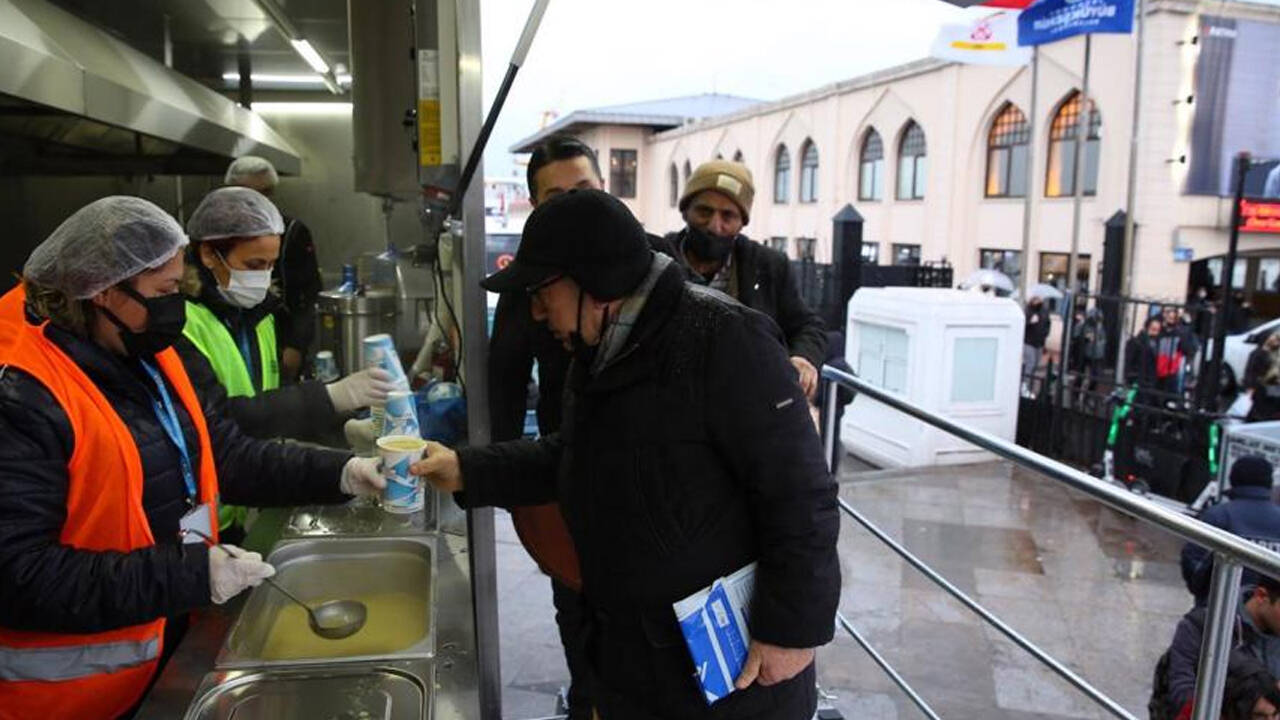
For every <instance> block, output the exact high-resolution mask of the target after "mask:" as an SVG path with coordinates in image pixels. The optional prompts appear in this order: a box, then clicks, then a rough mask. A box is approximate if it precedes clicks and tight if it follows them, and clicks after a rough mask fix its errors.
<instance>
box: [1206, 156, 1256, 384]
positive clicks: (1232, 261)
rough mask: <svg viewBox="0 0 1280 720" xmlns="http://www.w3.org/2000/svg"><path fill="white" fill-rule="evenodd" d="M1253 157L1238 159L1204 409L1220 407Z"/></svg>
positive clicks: (1237, 157) (1240, 157) (1238, 157)
mask: <svg viewBox="0 0 1280 720" xmlns="http://www.w3.org/2000/svg"><path fill="white" fill-rule="evenodd" d="M1250 165H1251V163H1250V156H1249V153H1247V152H1242V153H1240V154H1239V155H1237V156H1236V193H1235V201H1234V203H1233V205H1232V207H1231V236H1230V241H1229V243H1228V244H1227V261H1226V262H1225V263H1223V265H1222V302H1221V304H1220V305H1219V306H1218V307H1219V308H1220V311H1219V312H1218V317H1217V322H1215V323H1214V324H1213V359H1212V360H1211V361H1210V362H1209V377H1207V378H1205V379H1204V380H1205V381H1204V382H1203V383H1201V385H1202V387H1203V388H1204V390H1203V391H1202V394H1201V395H1200V407H1203V408H1213V407H1216V404H1214V401H1215V400H1216V399H1217V397H1218V391H1219V389H1220V388H1219V386H1218V381H1219V380H1220V379H1221V378H1222V360H1223V355H1224V353H1225V352H1226V343H1227V323H1228V322H1230V321H1231V310H1232V307H1233V306H1234V304H1235V299H1234V298H1233V297H1232V293H1233V286H1234V284H1235V276H1236V250H1237V249H1238V248H1239V246H1240V204H1241V203H1242V202H1243V201H1244V179H1245V176H1246V175H1248V174H1249V166H1250Z"/></svg>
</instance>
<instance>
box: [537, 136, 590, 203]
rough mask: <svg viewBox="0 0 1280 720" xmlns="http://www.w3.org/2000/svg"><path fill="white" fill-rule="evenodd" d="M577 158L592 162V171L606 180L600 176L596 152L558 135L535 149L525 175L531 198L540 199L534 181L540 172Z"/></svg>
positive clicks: (579, 141) (576, 140) (572, 137)
mask: <svg viewBox="0 0 1280 720" xmlns="http://www.w3.org/2000/svg"><path fill="white" fill-rule="evenodd" d="M576 157H585V158H586V159H587V160H589V161H591V169H592V170H594V171H595V172H596V177H598V178H601V179H603V178H604V176H603V175H601V174H600V162H599V161H598V160H597V159H596V153H595V151H594V150H592V149H591V148H589V147H587V145H586V143H584V142H582V141H581V140H579V139H578V138H576V137H574V136H572V135H565V134H562V133H556V134H555V135H551V136H549V137H547V138H546V139H544V140H542V141H541V142H539V143H538V145H537V147H535V148H534V149H533V155H531V156H530V157H529V170H528V172H527V173H526V175H525V180H526V182H528V183H529V196H530V197H533V198H537V197H538V188H537V185H536V183H534V181H533V176H534V175H537V174H538V171H539V170H541V169H542V168H544V167H546V166H548V165H550V164H551V163H553V162H557V161H559V160H572V159H573V158H576Z"/></svg>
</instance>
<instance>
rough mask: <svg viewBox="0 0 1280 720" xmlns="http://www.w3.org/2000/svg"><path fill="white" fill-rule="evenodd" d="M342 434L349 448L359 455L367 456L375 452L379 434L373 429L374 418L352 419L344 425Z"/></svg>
mask: <svg viewBox="0 0 1280 720" xmlns="http://www.w3.org/2000/svg"><path fill="white" fill-rule="evenodd" d="M342 434H343V436H344V437H346V439H347V446H348V447H350V448H351V450H352V452H354V453H355V454H357V455H367V454H369V453H370V452H372V451H373V448H374V445H373V444H374V442H376V441H377V439H378V433H376V432H375V431H374V429H373V418H364V419H363V420H357V419H355V418H352V419H350V420H348V421H346V422H345V423H343V424H342Z"/></svg>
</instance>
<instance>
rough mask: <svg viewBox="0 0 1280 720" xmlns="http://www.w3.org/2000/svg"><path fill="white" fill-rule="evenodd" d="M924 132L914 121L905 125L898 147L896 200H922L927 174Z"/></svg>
mask: <svg viewBox="0 0 1280 720" xmlns="http://www.w3.org/2000/svg"><path fill="white" fill-rule="evenodd" d="M925 150H926V147H925V142H924V130H923V129H921V128H920V126H919V125H918V124H916V121H914V120H912V121H911V122H909V123H907V130H906V132H904V133H902V144H901V145H900V146H899V147H898V199H899V200H923V199H924V183H925V176H926V175H927V174H928V172H927V171H928V164H927V158H926V157H925V154H926V153H925Z"/></svg>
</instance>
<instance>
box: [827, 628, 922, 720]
mask: <svg viewBox="0 0 1280 720" xmlns="http://www.w3.org/2000/svg"><path fill="white" fill-rule="evenodd" d="M836 622H838V623H840V626H841V627H843V628H844V629H845V632H847V633H849V635H850V636H851V637H852V638H853V639H854V641H856V642H857V643H858V644H859V645H861V646H862V649H863V650H865V651H866V652H867V654H868V655H870V656H871V659H872V660H873V661H875V664H877V665H879V666H880V669H881V670H883V671H884V674H885V675H888V676H889V679H890V680H892V681H893V684H895V685H897V686H898V689H900V690H902V692H904V693H906V695H907V697H908V698H910V699H911V702H913V703H915V706H916V707H917V708H919V709H920V712H922V713H924V715H925V717H927V718H929V720H942V718H940V717H938V713H936V712H934V711H933V708H931V707H929V703H928V702H926V701H925V699H924V698H922V697H920V693H918V692H916V691H915V688H913V687H911V685H910V684H909V683H907V681H906V680H904V679H903V677H902V675H900V674H899V673H898V671H897V670H894V669H893V666H892V665H890V664H889V661H888V660H885V659H884V656H883V655H881V654H880V653H878V652H876V649H875V648H873V647H871V643H869V642H867V639H866V638H864V637H862V633H860V632H858V631H857V630H855V629H853V624H852V623H850V622H849V620H848V619H847V618H845V616H844V614H843V613H841V612H840V611H839V610H837V611H836Z"/></svg>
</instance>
